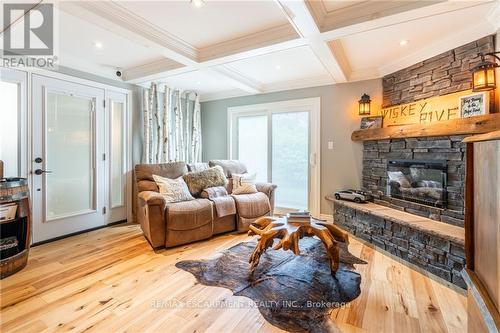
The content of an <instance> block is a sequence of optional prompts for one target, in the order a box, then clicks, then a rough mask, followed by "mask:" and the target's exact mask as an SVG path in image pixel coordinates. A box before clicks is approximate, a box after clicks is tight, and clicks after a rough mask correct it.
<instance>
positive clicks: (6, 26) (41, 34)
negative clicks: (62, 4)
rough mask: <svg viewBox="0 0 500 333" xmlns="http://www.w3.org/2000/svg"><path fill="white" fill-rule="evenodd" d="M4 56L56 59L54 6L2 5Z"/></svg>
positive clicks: (49, 4) (48, 4)
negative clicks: (49, 57) (54, 57)
mask: <svg viewBox="0 0 500 333" xmlns="http://www.w3.org/2000/svg"><path fill="white" fill-rule="evenodd" d="M3 35H4V36H3V55H4V56H52V55H54V5H53V4H51V3H45V4H32V3H31V4H30V3H9V4H4V5H3Z"/></svg>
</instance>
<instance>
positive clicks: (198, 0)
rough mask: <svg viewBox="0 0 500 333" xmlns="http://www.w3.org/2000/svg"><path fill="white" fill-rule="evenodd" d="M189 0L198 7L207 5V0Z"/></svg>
mask: <svg viewBox="0 0 500 333" xmlns="http://www.w3.org/2000/svg"><path fill="white" fill-rule="evenodd" d="M189 2H190V3H191V4H192V5H193V6H195V7H196V8H201V7H203V6H205V0H190V1H189Z"/></svg>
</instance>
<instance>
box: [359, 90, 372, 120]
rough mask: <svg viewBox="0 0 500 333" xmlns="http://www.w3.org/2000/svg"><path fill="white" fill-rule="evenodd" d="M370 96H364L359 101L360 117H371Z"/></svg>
mask: <svg viewBox="0 0 500 333" xmlns="http://www.w3.org/2000/svg"><path fill="white" fill-rule="evenodd" d="M370 102H371V100H370V96H369V95H367V94H363V96H361V99H360V100H359V115H360V116H368V115H370Z"/></svg>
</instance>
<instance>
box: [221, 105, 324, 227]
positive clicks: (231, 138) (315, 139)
mask: <svg viewBox="0 0 500 333" xmlns="http://www.w3.org/2000/svg"><path fill="white" fill-rule="evenodd" d="M297 110H301V111H307V112H309V150H310V151H309V173H310V174H309V209H310V211H311V213H312V214H313V215H314V216H317V217H318V218H319V215H320V204H321V186H320V184H321V141H320V139H321V98H320V97H313V98H303V99H294V100H287V101H279V102H272V103H262V104H252V105H244V106H236V107H229V108H228V109H227V124H228V129H227V156H229V159H233V158H234V157H235V156H236V151H235V149H236V145H235V143H236V142H235V138H236V136H235V130H236V122H235V120H236V119H237V116H239V115H243V114H244V115H258V114H268V115H270V114H272V113H280V112H293V111H297ZM269 118H271V117H269ZM271 130H272V120H271V121H269V122H268V131H269V132H268V137H269V138H271V137H272V136H271V133H270V132H271ZM269 154H271V151H269ZM268 176H269V177H270V176H271V173H270V172H268Z"/></svg>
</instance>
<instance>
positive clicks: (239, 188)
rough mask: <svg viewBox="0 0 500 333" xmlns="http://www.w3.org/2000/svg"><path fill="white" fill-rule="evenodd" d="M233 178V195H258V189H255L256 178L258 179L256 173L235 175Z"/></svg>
mask: <svg viewBox="0 0 500 333" xmlns="http://www.w3.org/2000/svg"><path fill="white" fill-rule="evenodd" d="M232 176H233V194H252V193H257V187H255V178H257V174H256V173H252V174H250V173H243V174H237V173H233V174H232Z"/></svg>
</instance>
